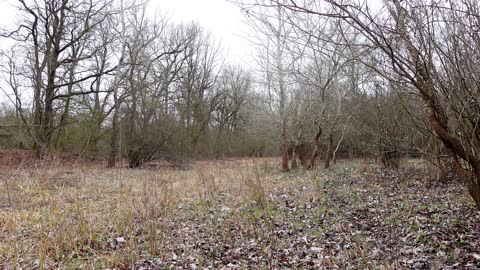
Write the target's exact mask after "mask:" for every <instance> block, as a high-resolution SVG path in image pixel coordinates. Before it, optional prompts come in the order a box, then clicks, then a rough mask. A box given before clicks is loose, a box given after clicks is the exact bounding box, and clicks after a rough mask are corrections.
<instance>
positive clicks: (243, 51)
mask: <svg viewBox="0 0 480 270" xmlns="http://www.w3.org/2000/svg"><path fill="white" fill-rule="evenodd" d="M13 4H16V1H15V0H0V27H4V26H6V25H9V26H12V23H14V22H15V12H16V11H15V8H14V7H13ZM150 5H151V8H150V9H149V10H150V11H151V15H152V16H153V15H154V14H155V11H159V12H160V13H162V14H167V15H168V16H169V17H170V18H171V20H172V21H174V22H192V21H193V22H198V23H199V24H200V25H202V26H203V27H204V28H205V29H206V30H208V31H209V32H210V33H211V34H212V37H213V38H214V39H215V41H216V42H217V43H220V44H221V45H222V48H223V51H224V54H225V55H226V56H227V61H228V62H230V63H233V64H240V65H244V66H250V62H251V61H252V59H251V58H252V56H253V55H254V54H255V52H254V49H253V48H252V45H251V44H250V43H249V42H248V41H247V40H246V38H245V37H246V36H248V35H249V31H250V30H249V29H250V28H249V26H248V25H247V24H245V23H244V22H243V15H242V13H241V12H240V10H239V8H238V7H236V6H234V5H233V4H231V3H229V2H227V0H151V3H150Z"/></svg>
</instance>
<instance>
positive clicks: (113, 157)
mask: <svg viewBox="0 0 480 270" xmlns="http://www.w3.org/2000/svg"><path fill="white" fill-rule="evenodd" d="M114 106H115V107H114V109H113V117H112V140H111V142H110V146H111V148H110V157H109V159H108V165H107V167H108V168H113V167H115V163H116V160H117V153H118V130H119V128H118V111H119V104H118V100H117V98H115V104H114Z"/></svg>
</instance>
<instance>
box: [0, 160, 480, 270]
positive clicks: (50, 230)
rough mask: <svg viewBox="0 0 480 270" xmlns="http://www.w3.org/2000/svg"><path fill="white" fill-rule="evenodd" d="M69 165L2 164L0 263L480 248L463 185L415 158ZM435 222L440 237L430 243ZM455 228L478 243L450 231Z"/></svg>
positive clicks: (192, 261)
mask: <svg viewBox="0 0 480 270" xmlns="http://www.w3.org/2000/svg"><path fill="white" fill-rule="evenodd" d="M67 164H68V165H66V164H65V162H63V161H62V160H60V159H52V160H50V161H48V162H44V163H34V162H32V161H25V162H22V161H20V162H18V164H17V166H12V165H10V166H9V167H8V170H3V172H2V173H1V174H0V177H1V178H0V191H1V192H0V269H106V268H110V269H112V268H116V269H163V268H192V269H196V268H198V269H202V268H209V269H211V268H213V269H217V268H222V267H225V266H228V265H229V264H231V263H234V264H232V265H233V266H231V267H233V268H237V269H238V268H262V269H263V268H291V269H292V268H315V269H318V268H322V267H325V268H330V267H337V268H340V269H347V268H350V269H355V268H357V269H358V268H362V269H367V268H369V269H404V268H405V269H408V268H411V267H412V266H413V265H415V264H419V263H423V262H424V261H428V260H432V261H435V263H434V264H432V265H433V266H439V265H445V264H450V263H451V262H455V261H461V262H462V266H464V265H468V263H470V260H471V258H476V257H475V256H476V255H477V254H476V253H473V251H472V250H475V248H476V247H477V246H479V245H480V242H478V241H477V242H475V240H469V239H475V237H477V239H480V238H478V233H475V230H476V229H475V228H476V227H475V226H476V225H475V224H478V220H479V218H480V214H479V213H478V212H475V209H473V206H472V203H471V201H470V200H469V198H468V196H467V195H466V194H465V192H464V190H463V189H462V188H461V187H457V185H455V184H454V183H451V185H449V186H438V187H433V188H426V184H425V182H424V178H425V177H426V176H425V174H424V171H423V170H421V169H420V167H421V166H424V165H422V163H420V164H418V161H412V162H410V161H409V162H407V163H405V164H403V165H404V166H406V168H405V169H402V170H399V171H398V172H393V171H383V170H380V169H379V166H378V164H375V163H373V162H371V161H361V160H354V161H339V163H338V164H336V165H335V166H334V167H333V168H332V169H330V170H323V169H321V168H319V169H317V170H315V171H303V170H298V171H295V172H291V173H287V174H285V173H280V172H279V170H278V168H279V161H278V160H276V159H254V160H252V159H249V160H247V159H245V160H241V159H238V160H229V161H199V162H196V163H195V164H194V166H193V167H192V168H191V169H189V170H176V169H173V168H168V167H166V166H163V165H162V166H157V168H158V167H160V169H157V170H152V169H139V170H131V169H126V168H123V167H122V168H116V169H111V170H107V169H105V168H104V166H103V164H95V163H85V162H76V161H75V162H69V163H67ZM431 213H437V215H438V218H430V217H429V215H431ZM459 213H462V215H463V216H462V217H466V216H468V218H465V220H460V214H459ZM467 214H468V215H467ZM432 215H433V214H432ZM424 216H425V217H424ZM419 217H420V218H422V219H418V218H419ZM427 217H428V218H427ZM418 220H421V221H422V223H421V224H420V225H418V224H417V223H418ZM447 220H450V221H448V222H447ZM451 220H453V221H451ZM413 221H415V222H417V223H415V222H414V223H412V222H413ZM412 224H413V225H412ZM371 228H373V229H371ZM430 228H442V234H439V236H438V237H437V236H435V237H437V238H438V239H437V238H432V240H431V241H430V240H429V242H426V241H424V240H422V239H424V238H425V237H426V236H425V235H427V236H428V235H432V232H431V231H433V229H432V230H430ZM459 228H460V229H459ZM429 230H430V231H429ZM437 231H438V230H437V229H435V231H434V232H433V233H435V232H437ZM387 232H389V233H387ZM459 233H460V234H462V235H464V236H465V237H464V238H465V239H467V240H468V241H470V242H471V247H472V248H471V249H466V248H464V246H465V243H463V242H456V241H450V240H448V239H450V238H452V237H453V238H452V239H454V238H455V235H457V234H459ZM398 239H413V240H409V241H407V242H406V243H404V242H399V241H398ZM447 240H448V241H447ZM392 241H393V242H392ZM402 241H403V240H402ZM449 241H450V242H449ZM447 242H448V243H449V244H448V245H447V244H445V243H447ZM392 243H394V244H392ZM395 243H396V244H395ZM392 245H393V246H392ZM439 245H445V247H443V246H439ZM385 247H388V248H389V250H391V251H390V252H387V251H386V248H385ZM419 247H422V250H421V252H420V251H419V252H420V254H416V253H411V254H410V253H408V252H409V251H410V250H417V249H418V248H419ZM423 247H424V248H423ZM462 248H463V249H464V251H462V253H458V254H457V253H455V251H456V250H457V249H462ZM430 249H441V250H442V252H443V253H442V252H438V254H436V255H430V253H429V250H430ZM407 251H408V252H407ZM472 254H473V255H472ZM420 255H421V256H423V257H422V258H424V259H423V260H424V261H419V258H420V257H419V256H420ZM474 255H475V256H474ZM412 256H413V257H412ZM428 256H430V257H428ZM425 258H426V259H425ZM139 266H142V267H144V268H139ZM382 267H383V268H382ZM434 268H435V267H434Z"/></svg>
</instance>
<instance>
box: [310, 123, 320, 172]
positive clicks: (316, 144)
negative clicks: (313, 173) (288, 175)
mask: <svg viewBox="0 0 480 270" xmlns="http://www.w3.org/2000/svg"><path fill="white" fill-rule="evenodd" d="M321 135H322V128H321V127H320V126H318V132H317V134H316V135H315V138H314V140H313V151H312V157H311V158H310V164H308V166H307V170H313V168H314V167H315V159H317V157H318V154H319V153H318V152H319V151H320V136H321Z"/></svg>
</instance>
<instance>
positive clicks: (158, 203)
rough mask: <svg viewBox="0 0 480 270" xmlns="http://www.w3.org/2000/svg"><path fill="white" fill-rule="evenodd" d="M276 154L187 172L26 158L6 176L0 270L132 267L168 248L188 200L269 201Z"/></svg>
mask: <svg viewBox="0 0 480 270" xmlns="http://www.w3.org/2000/svg"><path fill="white" fill-rule="evenodd" d="M273 162H275V161H274V160H272V159H258V160H232V161H223V162H205V161H202V162H198V163H197V164H196V165H195V166H194V168H193V169H191V170H187V171H181V170H175V169H170V168H163V169H161V170H130V169H112V170H107V169H104V168H103V167H102V166H86V165H85V164H82V165H69V166H62V164H61V162H60V161H59V160H53V161H49V162H46V163H44V164H36V165H33V166H31V164H27V163H20V164H19V165H18V166H17V167H16V168H14V169H11V170H10V171H8V172H6V173H4V174H3V175H1V181H0V190H2V191H6V192H1V193H0V268H1V269H3V268H6V269H13V268H15V267H22V268H26V267H28V268H31V267H33V268H39V269H50V268H79V267H80V268H85V269H95V268H101V269H103V268H107V267H110V268H111V267H118V268H127V267H128V266H130V265H133V264H134V263H135V262H137V261H138V260H139V259H140V258H142V257H145V256H146V254H147V255H153V256H155V255H158V254H159V253H161V252H162V246H161V245H160V244H159V243H161V239H160V238H161V237H162V226H164V224H165V223H166V222H168V220H169V218H170V217H172V216H173V215H175V214H176V213H175V210H176V209H178V208H182V206H183V205H189V204H195V203H198V202H204V203H211V202H214V201H215V198H216V197H217V196H218V195H219V194H228V196H230V198H229V200H228V202H229V204H230V205H229V206H230V207H234V206H235V205H236V204H238V203H241V202H242V201H244V200H245V199H247V200H256V201H259V202H263V201H264V200H265V193H264V191H263V186H262V179H261V178H262V177H264V176H265V175H266V174H267V173H266V172H268V171H269V170H271V168H272V167H273V166H274V165H273V164H272V163H273Z"/></svg>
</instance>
